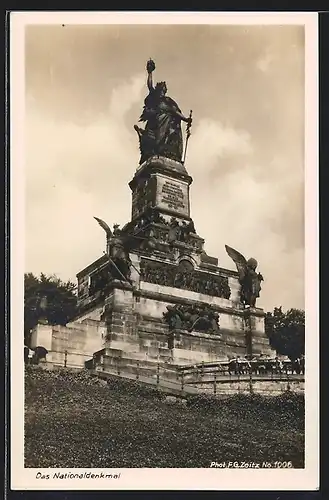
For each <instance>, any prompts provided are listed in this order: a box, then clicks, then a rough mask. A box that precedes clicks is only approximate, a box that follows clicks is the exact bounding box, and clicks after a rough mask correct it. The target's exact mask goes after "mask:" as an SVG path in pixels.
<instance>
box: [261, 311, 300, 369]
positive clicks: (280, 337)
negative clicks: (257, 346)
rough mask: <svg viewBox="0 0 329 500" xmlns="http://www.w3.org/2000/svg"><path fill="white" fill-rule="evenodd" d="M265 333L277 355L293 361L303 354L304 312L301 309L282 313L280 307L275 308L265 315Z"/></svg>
mask: <svg viewBox="0 0 329 500" xmlns="http://www.w3.org/2000/svg"><path fill="white" fill-rule="evenodd" d="M265 331H266V334H267V336H268V337H269V340H270V345H271V347H273V349H275V350H276V351H277V352H278V353H279V354H283V355H285V356H288V357H289V359H291V360H292V361H294V360H295V359H297V358H298V357H300V356H301V355H302V354H304V353H305V312H304V311H302V310H301V309H289V310H288V311H287V312H283V311H282V307H281V306H280V307H275V308H274V311H273V313H271V312H268V313H267V314H266V317H265Z"/></svg>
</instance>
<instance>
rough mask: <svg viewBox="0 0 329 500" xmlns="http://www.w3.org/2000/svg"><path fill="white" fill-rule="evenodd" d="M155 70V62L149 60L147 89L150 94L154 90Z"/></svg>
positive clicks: (147, 65) (147, 64)
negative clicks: (153, 75) (153, 74)
mask: <svg viewBox="0 0 329 500" xmlns="http://www.w3.org/2000/svg"><path fill="white" fill-rule="evenodd" d="M154 70H155V62H154V61H153V60H152V59H149V60H148V61H147V63H146V71H147V87H148V89H149V91H150V92H151V91H152V90H154V87H153V78H152V73H153V71H154Z"/></svg>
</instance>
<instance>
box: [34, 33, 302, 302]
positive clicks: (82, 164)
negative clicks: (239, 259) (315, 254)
mask: <svg viewBox="0 0 329 500" xmlns="http://www.w3.org/2000/svg"><path fill="white" fill-rule="evenodd" d="M25 46H26V121H25V125H26V153H27V154H26V211H25V213H26V221H25V224H26V262H25V270H26V271H31V272H33V273H37V274H38V273H40V272H45V273H49V274H50V273H51V274H53V273H55V274H57V275H58V276H60V277H61V278H62V279H65V280H66V279H71V280H75V275H76V273H77V272H78V271H79V270H81V269H82V268H84V267H85V266H86V265H88V264H89V263H91V262H92V261H94V260H96V259H97V258H98V257H99V256H100V255H102V253H103V250H104V249H105V248H104V247H105V241H104V233H103V231H102V230H101V229H100V227H99V226H98V225H97V223H96V222H95V221H94V219H93V216H97V217H101V218H102V219H104V220H106V221H107V222H108V223H109V224H113V223H115V222H117V223H120V224H121V225H123V224H125V223H126V222H127V221H128V220H129V219H130V212H131V193H130V189H129V187H128V182H129V181H130V180H131V178H132V177H133V175H134V171H135V169H136V167H137V165H138V161H139V150H138V141H137V136H136V132H135V131H134V130H133V125H134V123H137V120H138V117H139V115H140V112H141V109H142V105H143V99H144V97H145V95H146V71H145V64H146V61H147V59H148V58H149V57H152V58H153V59H154V60H155V62H156V67H157V69H156V71H155V74H154V77H155V80H165V81H166V82H167V86H168V95H169V96H170V97H172V98H173V99H175V100H176V101H177V102H178V104H179V105H180V107H181V109H182V111H183V112H184V113H185V114H188V112H189V110H190V109H192V110H193V116H194V121H193V127H192V136H191V139H190V143H189V149H188V155H187V163H186V167H187V169H188V171H189V173H190V174H191V175H192V177H193V184H192V186H191V215H192V217H193V219H194V221H195V226H196V229H197V232H198V233H199V234H200V236H202V237H204V238H205V240H206V245H205V249H206V251H207V253H208V254H210V255H213V256H217V257H218V258H219V264H220V265H221V266H222V267H228V268H230V269H233V268H234V264H233V262H232V261H231V260H230V259H229V257H228V256H227V255H226V252H225V248H224V245H225V244H228V245H230V246H233V247H235V248H236V249H238V250H239V251H240V252H242V253H243V254H244V255H245V256H246V257H251V256H253V257H255V258H257V260H258V262H259V270H260V271H261V272H262V274H263V275H264V278H265V282H264V283H263V292H262V296H261V299H260V300H259V306H260V307H264V308H265V309H266V310H268V309H272V308H273V307H274V306H278V305H282V306H283V307H284V308H289V307H301V308H302V307H304V275H303V267H304V264H303V260H304V217H303V210H304V199H303V191H304V153H303V151H304V116H303V115H304V32H303V28H302V27H300V26H224V25H222V26H221V25H212V26H208V25H198V26H193V25H184V26H177V25H176V26H175V25H159V26H154V25H149V26H147V25H145V26H143V25H135V26H134V25H130V26H129V25H126V26H120V25H112V26H111V25H104V26H100V25H98V26H92V25H89V26H88V25H85V26H70V25H65V26H64V27H63V26H61V25H58V26H55V25H54V26H42V25H41V26H29V27H27V29H26V45H25Z"/></svg>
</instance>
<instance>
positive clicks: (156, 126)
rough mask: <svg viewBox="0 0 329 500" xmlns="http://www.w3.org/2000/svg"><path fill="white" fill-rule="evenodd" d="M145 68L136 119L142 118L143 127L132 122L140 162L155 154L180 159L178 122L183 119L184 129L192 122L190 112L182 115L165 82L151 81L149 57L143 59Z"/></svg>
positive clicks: (153, 64)
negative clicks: (145, 92) (144, 86)
mask: <svg viewBox="0 0 329 500" xmlns="http://www.w3.org/2000/svg"><path fill="white" fill-rule="evenodd" d="M146 70H147V73H148V76H147V87H148V90H149V94H148V96H147V97H146V98H145V100H144V108H143V112H142V114H141V116H140V119H139V121H140V122H145V123H146V124H145V129H142V128H140V127H139V126H138V125H135V126H134V128H135V130H136V132H137V133H138V137H139V146H140V152H141V158H140V163H143V162H144V161H146V160H147V159H148V158H150V157H152V156H154V155H159V156H165V157H167V158H172V159H173V160H177V161H182V155H183V136H182V128H181V122H182V121H183V122H186V123H187V133H188V134H189V129H190V126H191V123H192V117H191V114H190V116H189V117H186V116H184V115H183V114H182V112H181V110H180V109H179V106H178V105H177V103H176V102H175V101H174V100H173V99H171V98H170V97H168V96H167V95H166V94H167V85H166V82H158V83H157V84H156V85H155V86H154V85H153V78H152V73H153V71H154V70H155V63H154V61H153V60H152V59H150V60H149V61H148V62H147V65H146Z"/></svg>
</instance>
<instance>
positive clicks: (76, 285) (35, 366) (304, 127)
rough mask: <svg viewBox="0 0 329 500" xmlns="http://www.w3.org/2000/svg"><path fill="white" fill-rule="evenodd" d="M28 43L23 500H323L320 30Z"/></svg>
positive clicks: (61, 25)
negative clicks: (123, 498) (39, 497)
mask: <svg viewBox="0 0 329 500" xmlns="http://www.w3.org/2000/svg"><path fill="white" fill-rule="evenodd" d="M11 26H12V31H11V49H10V50H11V54H10V56H11V63H10V64H11V67H10V72H11V80H10V81H11V83H10V93H11V96H10V99H11V246H12V269H11V281H12V292H11V293H12V299H11V304H12V305H11V307H12V310H11V387H12V388H11V390H12V394H11V401H12V403H11V412H12V414H11V443H12V444H11V463H12V487H13V488H18V489H20V488H26V489H85V490H87V489H105V490H110V489H208V490H209V489H212V490H221V489H232V490H235V489H307V488H308V489H315V488H316V487H317V486H318V475H317V474H318V380H317V377H318V352H317V344H318V324H317V321H318V320H317V308H318V302H317V300H318V299H317V287H318V281H317V280H318V262H317V251H318V250H317V248H318V247H317V245H318V235H317V170H318V164H317V161H318V160H317V17H316V15H315V14H291V15H288V14H270V13H268V14H262V13H258V14H257V13H255V14H243V13H241V14H227V13H226V14H224V13H222V14H220V13H217V14H216V15H215V14H214V13H213V14H211V13H208V14H206V13H203V14H201V13H199V14H183V13H175V14H174V13H161V14H156V13H154V12H153V13H109V12H107V13H106V12H105V13H96V12H94V13H91V12H81V13H68V12H48V13H41V12H39V13H36V12H35V13H33V12H30V13H14V14H12V18H11Z"/></svg>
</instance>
